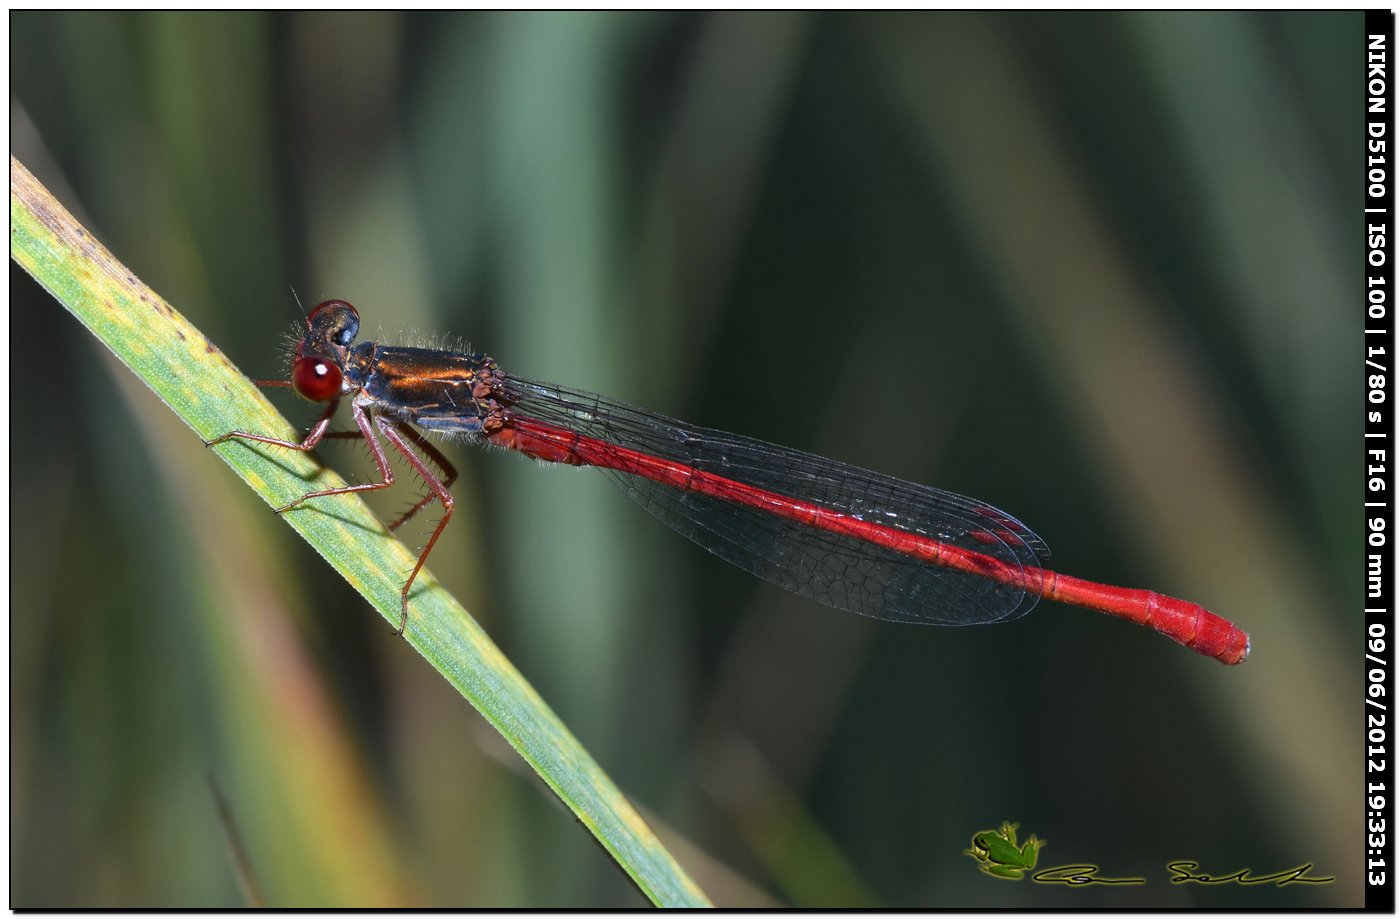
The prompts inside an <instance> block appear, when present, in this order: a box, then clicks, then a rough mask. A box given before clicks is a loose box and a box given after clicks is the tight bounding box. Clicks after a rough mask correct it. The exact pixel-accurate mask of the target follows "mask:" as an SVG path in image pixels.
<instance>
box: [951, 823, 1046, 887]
mask: <svg viewBox="0 0 1400 919" xmlns="http://www.w3.org/2000/svg"><path fill="white" fill-rule="evenodd" d="M1018 826H1020V824H1019V823H1002V825H1001V829H1000V830H998V831H997V832H995V833H994V832H992V831H991V830H983V831H982V832H980V833H976V834H974V835H973V837H972V848H971V849H964V850H963V854H964V855H970V856H972V857H973V858H974V859H976V861H977V867H979V868H981V869H982V871H983V873H985V874H990V875H991V876H992V877H994V878H1002V879H1003V880H1007V881H1019V880H1021V878H1023V877H1025V874H1026V872H1027V871H1029V870H1031V869H1032V868H1034V867H1035V863H1036V859H1037V858H1038V857H1039V856H1040V847H1041V846H1043V845H1045V840H1043V839H1036V838H1035V835H1034V834H1032V835H1031V838H1030V839H1028V840H1026V843H1025V845H1023V846H1020V847H1019V848H1018V847H1017V845H1016V828H1017V827H1018Z"/></svg>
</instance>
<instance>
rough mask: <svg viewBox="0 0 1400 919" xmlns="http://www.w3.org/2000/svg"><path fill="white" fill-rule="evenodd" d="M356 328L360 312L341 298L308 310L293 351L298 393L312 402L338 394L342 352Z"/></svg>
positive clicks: (341, 373)
mask: <svg viewBox="0 0 1400 919" xmlns="http://www.w3.org/2000/svg"><path fill="white" fill-rule="evenodd" d="M359 332H360V314H359V313H358V312H356V311H355V307H353V306H351V305H350V304H349V303H346V302H345V301H344V300H327V301H325V302H324V303H321V304H319V305H317V307H316V308H315V309H313V310H312V311H311V314H310V315H308V316H307V317H306V334H305V335H303V336H302V339H301V342H300V343H299V344H298V345H297V349H296V352H295V353H294V354H293V355H292V388H293V389H295V390H296V391H297V394H298V395H300V396H301V397H302V398H304V399H309V400H311V401H312V402H329V401H330V400H331V399H334V398H335V397H336V396H338V395H340V389H341V380H342V379H343V377H344V373H343V371H342V369H341V368H342V367H344V365H345V354H346V352H347V351H348V350H349V348H350V343H351V342H353V341H354V340H355V336H356V335H358V334H359Z"/></svg>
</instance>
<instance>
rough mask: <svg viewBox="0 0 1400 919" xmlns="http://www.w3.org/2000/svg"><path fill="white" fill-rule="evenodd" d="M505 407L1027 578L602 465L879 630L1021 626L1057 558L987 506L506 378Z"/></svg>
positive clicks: (710, 537)
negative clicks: (946, 563) (990, 572)
mask: <svg viewBox="0 0 1400 919" xmlns="http://www.w3.org/2000/svg"><path fill="white" fill-rule="evenodd" d="M505 396H506V401H507V402H508V403H510V404H511V407H510V413H511V415H513V416H516V417H522V418H529V419H534V420H537V421H540V422H544V423H546V424H547V425H550V426H554V427H557V428H561V429H563V431H562V432H560V434H559V439H560V443H561V445H566V443H567V439H568V433H569V432H571V433H572V434H577V435H581V436H583V437H587V438H591V439H594V440H597V441H601V442H603V443H605V444H610V445H614V446H618V447H623V448H627V449H630V450H636V451H638V452H641V453H645V454H648V455H653V456H658V457H661V458H663V459H666V460H671V461H674V462H676V463H680V464H683V465H685V466H688V467H690V468H693V469H696V470H700V471H703V472H706V473H711V474H713V475H717V476H721V477H724V478H726V479H729V480H732V481H734V482H738V483H741V484H742V485H743V486H747V487H748V488H752V489H758V490H761V491H764V492H770V493H773V494H777V495H781V496H784V497H787V498H793V499H796V500H799V501H803V502H808V503H810V504H812V505H816V506H818V507H822V508H827V509H830V510H833V511H837V512H839V513H841V514H845V515H848V516H850V517H852V518H855V519H857V520H863V521H870V522H874V523H879V524H882V525H884V526H886V527H890V528H892V529H896V530H900V531H903V532H906V533H911V534H915V535H917V536H921V537H925V538H927V539H931V540H936V541H938V542H941V543H944V544H946V545H952V546H956V547H959V548H962V549H965V550H967V551H969V552H974V553H978V554H980V555H982V556H986V557H990V558H992V559H995V560H997V561H999V562H1000V563H1002V564H1004V565H1006V566H1008V567H1009V568H1011V569H1013V570H1014V571H1017V572H1019V573H1021V574H1022V578H1021V579H1020V580H1021V583H1020V585H1019V586H1018V584H1016V583H1002V582H999V581H996V580H990V579H988V578H984V577H979V576H977V575H975V574H970V573H967V572H963V571H958V570H954V569H950V568H946V567H942V566H940V565H937V564H931V563H929V562H927V561H924V560H920V559H916V558H911V557H910V556H909V555H907V554H905V553H902V552H900V551H897V550H895V549H892V548H888V547H885V546H882V545H879V544H878V543H872V542H870V541H868V540H866V539H861V538H859V537H857V536H853V535H849V534H845V533H841V532H837V531H833V530H829V529H819V528H817V527H814V526H811V525H809V524H806V523H803V522H800V521H797V520H792V519H787V518H785V517H782V516H778V515H775V514H772V513H768V512H765V511H762V510H759V509H755V508H751V507H746V506H744V505H742V504H736V503H734V502H732V501H729V500H724V499H722V498H718V497H713V496H710V495H705V494H697V493H695V492H693V491H687V490H683V489H680V488H676V487H672V486H671V485H667V484H663V483H661V482H657V481H653V480H651V479H648V478H644V477H642V476H639V475H635V474H632V473H629V472H627V471H625V470H623V469H619V468H610V467H608V466H607V465H606V463H605V462H600V463H595V465H599V466H600V467H601V468H605V469H607V471H608V472H609V474H610V475H611V476H612V477H613V478H614V479H615V480H616V481H617V482H618V484H619V485H621V486H622V488H623V489H624V490H625V491H626V492H627V494H628V495H629V496H630V497H631V498H632V499H633V500H634V501H636V502H637V503H638V504H640V505H642V506H643V507H645V508H646V509H647V510H648V511H649V512H650V513H651V514H652V515H653V516H655V517H657V518H658V519H660V520H662V521H664V522H665V523H666V524H668V525H669V526H671V527H672V528H673V529H675V530H676V531H677V532H679V533H681V534H682V535H684V536H686V537H688V538H689V539H691V540H694V541H695V542H697V543H699V544H700V545H702V546H704V547H705V548H706V549H708V550H709V551H711V552H713V553H714V554H715V555H718V556H719V557H720V558H722V559H724V560H725V561H728V562H731V563H733V564H735V565H738V566H739V567H740V568H743V569H744V570H745V571H748V572H751V573H752V574H755V575H757V576H758V577H760V578H763V579H764V580H766V581H770V582H772V583H774V584H777V585H778V586H779V587H783V588H785V589H787V590H790V591H793V592H794V593H797V594H800V595H802V596H804V597H808V598H810V599H813V600H816V601H818V602H820V603H825V604H828V605H830V606H834V607H837V608H839V609H844V610H849V611H851V612H853V613H859V614H861V615H864V616H871V617H874V618H876V619H883V620H888V621H894V622H913V623H933V624H938V625H976V624H983V623H990V622H1003V621H1007V620H1010V619H1015V618H1017V617H1019V616H1023V615H1025V614H1026V613H1027V612H1029V611H1030V610H1031V608H1032V607H1034V606H1035V604H1036V601H1037V600H1038V599H1039V592H1038V591H1037V590H1035V589H1033V588H1035V587H1037V586H1038V585H1039V579H1040V578H1041V577H1042V576H1043V573H1044V572H1043V569H1044V567H1045V564H1046V561H1047V560H1048V558H1049V555H1050V553H1049V549H1048V548H1047V547H1046V545H1045V543H1044V542H1042V541H1041V539H1040V538H1039V537H1038V536H1036V535H1035V534H1034V533H1033V532H1031V531H1030V530H1029V529H1028V528H1026V527H1025V526H1024V525H1023V524H1022V523H1021V522H1020V521H1018V520H1016V519H1015V518H1014V517H1011V516H1010V515H1008V514H1005V513H1003V512H1002V511H999V510H997V509H996V508H994V507H992V506H991V505H988V504H984V503H982V502H981V501H976V500H974V499H972V498H966V497H963V496H962V495H957V494H953V493H952V492H947V491H942V490H940V489H937V488H929V487H927V486H923V485H915V484H912V483H910V482H904V481H901V480H899V479H896V478H892V477H890V476H886V475H880V474H879V473H875V472H870V471H868V470H865V469H859V468H857V467H855V466H849V465H846V464H844V463H838V462H834V461H832V460H829V459H824V458H822V457H819V456H814V455H812V454H809V453H803V452H801V451H798V450H790V449H787V448H785V447H779V446H775V445H773V444H768V443H764V442H763V441H760V440H755V439H753V438H749V437H742V436H739V435H736V434H727V433H724V432H721V431H715V430H711V429H708V428H701V427H697V426H695V425H691V424H686V423H685V422H682V421H676V420H674V419H671V418H666V417H664V416H661V415H656V414H652V413H650V412H645V411H642V410H641V409H637V408H633V407H632V406H629V405H626V404H623V403H620V402H615V401H613V400H610V399H607V398H605V397H603V396H598V395H594V394H592V393H586V392H581V391H578V390H572V389H567V388H565V387H560V386H552V385H548V384H542V383H536V382H532V381H529V380H524V379H520V378H517V377H512V376H509V375H507V376H506V382H505ZM618 465H619V466H626V465H629V464H628V463H626V462H619V464H618Z"/></svg>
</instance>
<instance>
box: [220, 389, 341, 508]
mask: <svg viewBox="0 0 1400 919" xmlns="http://www.w3.org/2000/svg"><path fill="white" fill-rule="evenodd" d="M273 382H275V381H272V380H258V384H259V385H265V384H270V383H273ZM339 405H340V400H339V399H333V400H331V402H330V404H329V405H327V406H326V410H325V411H324V412H322V413H321V417H320V418H318V419H316V423H315V424H313V425H312V426H311V430H310V431H308V432H307V433H306V439H305V440H303V441H302V442H301V443H297V442H295V441H291V440H278V439H277V438H275V437H264V436H263V435H262V434H250V433H249V432H247V431H229V432H228V433H227V434H221V435H219V436H218V437H215V438H214V439H213V440H206V441H205V442H204V446H206V447H214V446H217V445H219V444H221V443H223V442H224V441H227V440H234V439H239V440H255V441H257V442H258V443H260V444H271V445H272V446H274V447H286V448H287V449H288V450H300V451H301V452H302V453H310V452H311V451H312V450H314V449H315V448H316V445H317V444H319V443H320V442H321V440H322V438H324V437H326V436H327V435H326V428H328V427H330V426H331V416H332V415H334V414H335V410H336V408H337V406H339ZM308 497H309V496H308Z"/></svg>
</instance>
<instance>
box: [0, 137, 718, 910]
mask: <svg viewBox="0 0 1400 919" xmlns="http://www.w3.org/2000/svg"><path fill="white" fill-rule="evenodd" d="M10 255H11V257H12V258H13V259H14V260H15V261H16V262H18V263H19V264H20V265H21V266H22V267H23V268H24V269H25V270H26V271H28V272H29V273H30V274H31V275H33V276H34V278H35V280H37V281H38V282H39V283H40V284H41V285H43V287H44V288H45V289H46V290H48V291H49V293H51V294H53V296H54V297H55V298H56V299H57V300H58V301H59V302H60V303H62V304H63V305H64V306H65V307H67V308H68V310H69V311H70V312H72V313H73V314H74V315H75V316H77V317H78V319H79V320H80V321H81V322H82V323H83V324H84V325H86V326H87V327H88V329H90V330H91V331H92V333H93V334H94V335H96V336H97V337H98V338H99V339H100V340H101V341H102V342H103V343H104V344H105V345H106V346H107V347H108V348H110V349H111V350H112V352H113V353H114V354H116V356H117V357H118V358H119V359H120V360H121V361H122V362H123V363H125V364H126V365H127V366H128V367H130V368H131V370H132V371H133V372H135V373H136V375H137V376H138V377H140V378H141V380H142V381H143V382H145V384H146V385H147V386H149V387H150V388H151V389H152V390H153V391H154V392H155V393H156V395H157V396H159V397H160V399H161V400H162V401H163V402H165V404H166V405H168V406H169V407H170V408H171V409H172V410H173V411H174V412H175V413H176V414H177V415H178V416H179V417H180V418H181V419H183V420H184V422H185V423H186V424H188V425H189V426H190V427H191V428H192V429H193V430H194V432H195V434H197V435H198V436H199V437H200V438H202V439H204V440H211V439H213V438H214V437H216V436H218V435H220V434H223V433H225V432H227V431H230V430H234V429H241V430H246V431H258V432H260V433H266V434H269V435H272V436H275V437H281V438H286V439H293V440H294V439H297V436H298V435H297V432H296V431H295V430H294V429H293V428H292V426H291V425H290V424H289V423H288V422H287V421H286V419H284V418H282V417H281V416H280V415H279V414H278V413H277V412H276V410H275V409H274V408H273V407H272V405H271V403H269V402H268V401H267V400H266V399H265V398H264V397H263V396H262V394H261V393H260V392H259V391H258V389H257V387H255V386H254V385H253V384H252V382H251V381H249V380H248V379H247V377H245V376H244V375H243V374H242V373H240V372H239V371H238V369H237V368H236V367H234V366H233V364H232V363H231V362H230V361H229V360H228V358H226V357H225V356H224V354H223V352H221V351H220V350H219V349H218V348H217V347H215V346H214V345H213V343H212V342H210V341H209V340H208V339H207V338H205V337H204V335H203V334H202V333H201V332H200V331H199V330H198V329H196V328H194V326H192V325H190V323H189V322H188V321H187V320H186V319H185V318H184V317H183V316H181V315H180V314H179V313H177V312H176V311H175V310H174V309H173V308H171V307H170V305H169V304H167V303H166V302H165V301H164V300H162V299H161V298H160V297H159V296H157V295H156V294H155V293H154V292H153V291H152V290H150V289H149V288H147V287H146V286H145V285H144V284H142V283H141V282H140V281H139V280H137V278H136V277H135V276H134V275H133V274H132V273H131V272H130V271H128V270H127V269H126V267H125V266H123V265H122V264H121V263H120V262H118V261H117V260H116V259H115V258H114V257H113V256H112V255H111V253H109V252H108V251H107V250H106V249H105V248H103V246H102V245H101V244H100V243H98V242H97V241H96V239H94V238H93V236H92V234H91V233H89V232H88V231H86V230H85V229H83V227H82V226H81V225H79V224H78V222H77V221H76V220H74V219H73V217H72V215H70V214H69V213H68V212H67V211H66V210H64V208H63V207H62V205H60V204H59V203H58V202H57V201H56V200H54V198H53V197H52V196H51V195H50V194H49V193H48V191H47V190H46V189H45V188H44V187H43V186H42V185H41V184H40V183H39V182H38V181H37V180H36V179H35V178H34V177H33V176H32V175H31V174H30V173H29V171H28V170H27V169H25V168H24V166H23V165H21V164H20V163H19V161H18V160H16V159H15V158H14V157H11V158H10ZM215 450H216V452H217V453H218V455H219V456H220V457H222V458H223V460H224V461H225V462H227V463H228V464H229V466H231V467H233V469H234V471H235V472H237V473H238V475H239V476H240V477H241V478H242V479H243V480H244V481H245V482H247V483H248V484H249V485H250V486H251V487H252V488H253V490H254V491H256V492H257V493H258V494H259V495H261V496H262V498H263V500H264V501H266V502H267V503H268V504H269V505H270V506H273V507H279V506H281V505H283V504H286V503H287V502H288V501H290V500H291V499H293V498H296V497H299V496H300V495H302V494H304V493H305V492H306V491H308V490H309V489H310V488H313V487H314V488H325V487H334V486H335V485H338V484H340V482H339V480H338V479H337V477H336V476H335V475H334V474H333V473H331V472H330V471H328V470H326V469H323V468H322V467H320V466H319V465H318V464H317V463H316V462H315V461H314V460H313V459H312V458H311V457H310V456H307V455H305V454H301V453H296V452H294V451H288V450H271V449H269V450H262V449H250V448H249V447H248V446H247V445H244V444H238V443H229V444H223V445H220V446H219V447H217V448H215ZM313 482H314V485H312V484H310V483H313ZM284 519H285V520H286V521H287V523H288V524H289V525H290V526H291V527H292V529H294V530H296V531H297V532H298V533H300V534H301V535H302V537H303V538H304V539H306V541H307V542H309V543H310V544H311V545H312V546H313V547H314V548H315V549H316V551H318V552H319V553H321V555H322V556H323V557H325V559H326V561H328V562H330V564H331V566H332V567H333V568H335V570H336V571H339V572H340V573H341V574H342V575H343V576H344V577H345V578H346V579H347V580H348V581H349V582H350V583H351V584H352V585H353V586H354V587H355V589H356V590H358V591H359V592H360V593H361V594H363V595H364V597H365V598H366V599H367V600H369V602H370V603H371V604H372V605H373V606H374V608H375V609H377V610H379V612H380V614H381V615H382V616H384V618H385V619H386V620H388V621H389V622H390V623H391V624H393V625H394V626H395V627H397V625H398V621H399V590H400V588H401V586H402V583H403V578H404V573H405V572H407V571H409V570H410V569H411V567H412V565H413V556H412V555H411V554H410V553H409V551H408V550H407V549H406V548H405V547H404V546H403V544H402V543H400V542H399V541H398V540H396V539H394V538H393V537H392V536H391V535H390V534H389V533H388V532H387V530H386V529H385V527H384V524H383V523H381V522H380V521H379V520H378V518H376V517H375V516H374V515H373V514H372V513H371V512H370V510H369V508H368V507H366V506H365V505H364V504H363V502H361V501H360V500H358V499H357V498H355V497H354V496H349V495H345V496H340V497H338V498H336V499H335V500H334V503H333V506H332V505H331V504H330V503H329V502H328V503H326V504H323V505H321V506H320V508H318V509H310V510H307V511H298V512H292V513H288V514H285V515H284ZM405 637H406V638H407V639H408V641H409V643H410V644H412V645H413V646H414V647H415V648H417V649H418V651H419V653H421V654H422V655H423V656H424V657H425V658H427V660H428V662H429V663H431V664H432V665H433V666H434V667H435V668H437V670H438V672H440V673H441V674H442V675H443V676H444V677H446V678H447V680H448V682H450V683H451V684H452V685H453V686H455V687H457V689H458V691H459V692H461V693H462V695H463V696H465V697H466V698H467V700H468V701H469V702H471V703H472V705H474V706H476V708H477V710H479V711H480V712H481V713H482V714H483V715H485V716H486V719H487V720H488V721H490V722H491V723H492V724H493V725H495V727H496V729H497V730H499V731H500V732H501V734H502V735H503V736H504V737H505V738H506V740H507V741H509V742H510V744H511V746H513V747H514V748H515V749H516V750H517V751H518V752H519V753H520V755H521V756H522V757H523V758H524V759H525V761H526V762H527V763H529V764H530V766H531V768H533V769H534V770H535V772H536V773H538V774H539V776H540V777H541V778H543V779H544V781H545V782H546V783H547V784H548V785H549V787H550V788H552V789H554V791H555V793H556V794H558V795H559V797H560V798H562V799H563V801H564V802H565V803H566V804H567V805H568V806H569V807H570V808H571V809H572V810H573V811H574V813H575V814H577V815H578V818H579V820H580V821H582V822H583V824H584V826H586V827H587V828H588V829H589V831H590V832H592V833H593V834H594V835H595V836H596V837H597V838H598V840H599V842H601V843H602V844H603V847H604V848H606V849H607V850H608V852H610V853H611V854H612V856H613V858H615V859H616V860H617V862H618V864H619V865H621V866H622V868H623V870H624V871H626V872H627V874H628V875H630V876H631V878H632V879H633V881H635V882H636V884H637V886H638V887H639V888H640V889H641V891H642V892H643V893H644V894H645V895H646V896H647V897H649V898H650V899H651V900H652V901H653V902H655V903H656V904H658V905H661V906H707V905H709V902H708V900H707V899H706V898H705V895H704V894H703V893H702V892H701V891H700V889H699V888H698V887H697V886H696V884H695V882H694V881H692V880H691V879H690V878H689V877H688V876H687V875H686V874H685V872H684V871H683V870H682V869H681V867H680V866H679V865H678V864H677V863H676V862H675V860H674V859H673V858H672V857H671V855H670V853H669V852H667V851H666V849H665V848H663V847H662V845H661V843H660V842H659V841H658V840H657V839H656V837H655V836H654V835H653V834H652V832H651V830H650V828H649V827H647V825H646V824H645V823H644V822H643V820H642V818H641V817H640V816H639V815H638V814H637V812H636V810H635V809H633V807H632V806H631V804H629V803H628V802H627V800H626V798H624V797H623V795H622V793H621V792H620V791H618V789H617V787H616V786H615V785H614V784H613V782H612V780H611V779H610V778H608V776H607V775H606V774H605V773H604V772H603V771H602V769H600V768H599V766H598V764H597V763H595V762H594V761H593V759H592V757H590V756H589V755H588V753H587V752H586V751H585V750H584V749H583V747H582V746H581V745H580V744H579V742H578V741H577V740H576V739H575V738H574V737H573V735H572V734H571V733H569V731H568V729H567V728H565V727H564V725H563V724H562V723H561V722H560V721H559V719H558V717H557V716H556V715H555V714H554V713H553V712H552V711H550V709H549V707H548V706H547V705H546V704H545V703H544V701H543V700H542V699H541V698H540V697H539V695H538V693H536V692H535V690H534V688H533V687H531V686H530V684H529V683H527V682H526V681H525V679H524V678H523V677H522V676H521V675H520V673H519V672H518V671H517V670H516V669H515V667H514V666H513V665H512V664H511V663H510V661H508V660H507V659H506V658H505V656H504V655H502V653H501V652H500V650H499V649H498V648H497V647H496V646H495V645H494V644H493V643H492V642H491V640H490V638H488V637H487V635H486V634H485V632H483V631H482V629H481V627H480V626H479V625H477V623H476V621H475V620H473V619H472V618H471V616H470V615H469V614H468V613H467V612H466V610H464V609H463V608H462V607H461V605H459V604H458V603H457V602H456V601H455V600H454V599H452V597H450V596H448V595H447V593H446V591H444V590H442V589H441V588H440V587H439V586H438V584H437V581H436V580H434V579H433V578H432V576H431V575H430V574H429V573H428V572H427V571H426V570H425V571H424V572H423V573H422V574H421V575H420V576H419V577H418V580H417V581H416V582H415V584H414V593H413V597H412V600H411V606H410V617H409V623H408V631H407V633H406V636H405ZM386 640H390V639H389V636H387V635H386Z"/></svg>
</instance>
